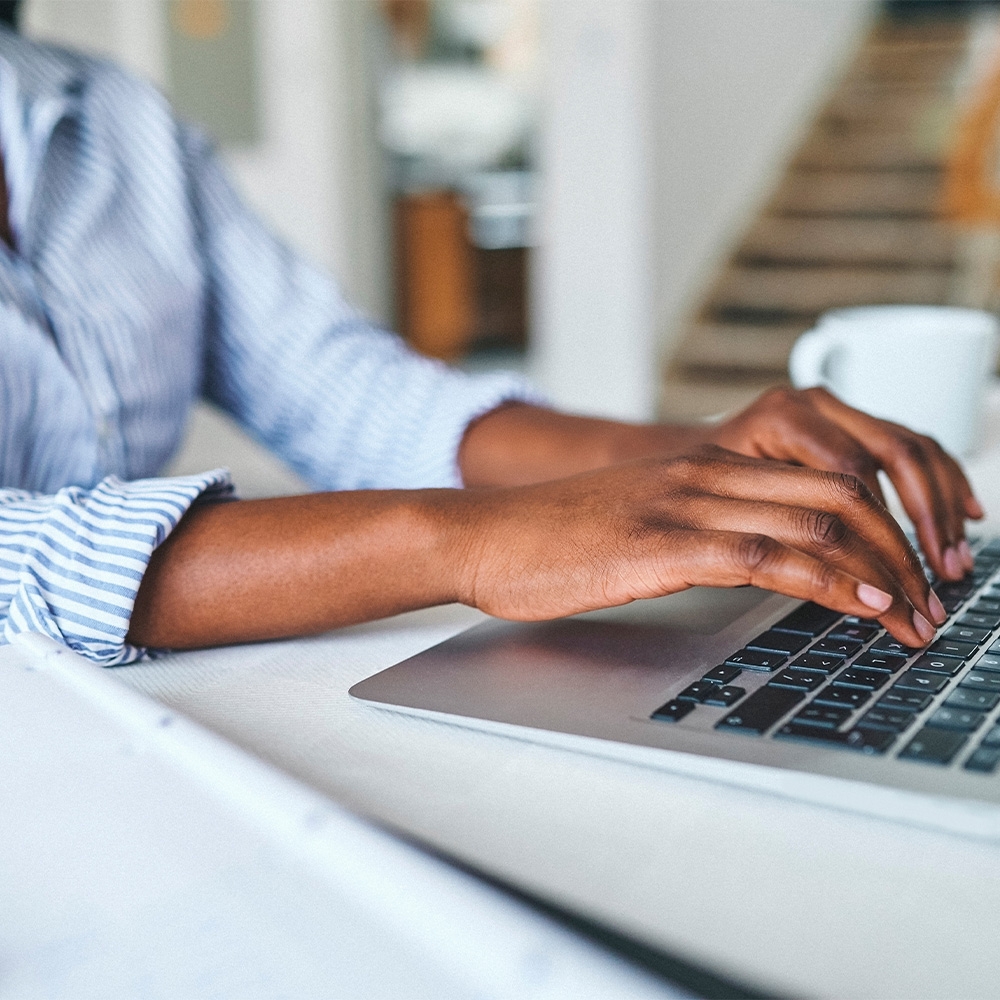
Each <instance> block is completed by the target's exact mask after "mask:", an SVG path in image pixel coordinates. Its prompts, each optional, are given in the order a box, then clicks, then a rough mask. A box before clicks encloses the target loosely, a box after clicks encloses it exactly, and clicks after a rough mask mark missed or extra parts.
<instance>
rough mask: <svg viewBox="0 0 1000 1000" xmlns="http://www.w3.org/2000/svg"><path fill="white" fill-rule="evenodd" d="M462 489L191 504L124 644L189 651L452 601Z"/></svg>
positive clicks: (152, 566)
mask: <svg viewBox="0 0 1000 1000" xmlns="http://www.w3.org/2000/svg"><path fill="white" fill-rule="evenodd" d="M459 493H460V491H456V490H419V491H411V490H384V491H359V492H344V493H318V494H312V495H308V496H298V497H283V498H280V499H274V500H247V501H238V502H233V503H221V504H204V505H199V506H196V507H193V508H192V509H191V510H190V511H189V512H188V513H187V514H186V515H185V516H184V518H183V519H182V520H181V522H180V524H178V526H177V527H176V528H175V530H174V532H173V533H172V534H171V535H170V536H169V537H168V538H167V540H166V541H165V542H164V543H163V544H162V545H161V546H160V547H159V548H158V549H157V550H156V551H155V552H154V553H153V557H152V559H151V561H150V563H149V567H148V569H147V571H146V573H145V575H144V577H143V581H142V584H141V586H140V588H139V593H138V596H137V598H136V603H135V608H134V611H133V614H132V618H131V624H130V629H129V635H128V641H129V642H131V643H133V644H135V645H139V646H163V647H172V648H186V647H195V646H210V645H221V644H225V643H235V642H248V641H254V640H260V639H274V638H281V637H285V636H293V635H306V634H311V633H317V632H322V631H325V630H327V629H330V628H335V627H337V626H342V625H350V624H354V623H357V622H361V621H369V620H372V619H375V618H381V617H384V616H387V615H392V614H396V613H398V612H401V611H407V610H410V609H413V608H420V607H427V606H430V605H433V604H442V603H447V602H450V601H454V600H456V599H457V596H458V595H457V593H456V584H455V579H456V567H457V566H458V565H459V564H460V561H461V560H460V553H459V552H458V551H456V548H457V543H456V538H457V536H458V530H457V529H458V526H459V523H460V521H461V513H460V512H459V510H458V509H456V508H457V507H458V506H459V505H458V504H457V501H458V500H459Z"/></svg>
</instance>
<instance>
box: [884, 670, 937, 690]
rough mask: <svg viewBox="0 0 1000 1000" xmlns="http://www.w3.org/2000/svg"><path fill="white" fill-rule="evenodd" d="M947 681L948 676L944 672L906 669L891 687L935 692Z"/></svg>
mask: <svg viewBox="0 0 1000 1000" xmlns="http://www.w3.org/2000/svg"><path fill="white" fill-rule="evenodd" d="M947 683H948V678H947V677H946V676H945V675H944V674H929V673H927V671H926V670H907V671H906V673H905V674H903V675H902V677H900V678H899V680H898V681H896V683H895V684H894V685H893V687H897V688H907V689H909V690H911V691H926V692H927V693H928V694H937V693H938V691H940V690H941V688H943V687H945V686H946V685H947Z"/></svg>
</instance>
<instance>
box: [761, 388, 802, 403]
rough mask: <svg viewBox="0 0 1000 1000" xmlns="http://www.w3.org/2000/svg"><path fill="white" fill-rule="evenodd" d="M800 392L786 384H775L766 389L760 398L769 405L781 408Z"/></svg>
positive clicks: (792, 401)
mask: <svg viewBox="0 0 1000 1000" xmlns="http://www.w3.org/2000/svg"><path fill="white" fill-rule="evenodd" d="M800 395H801V393H799V392H798V390H796V389H793V388H792V387H791V386H787V385H776V386H774V387H773V388H771V389H768V390H767V391H766V392H765V393H764V394H763V395H762V396H761V397H760V398H761V401H762V402H766V403H768V404H770V405H771V406H775V407H778V408H779V409H780V408H783V407H785V406H787V405H789V404H790V403H794V402H796V401H797V400H798V399H799V396H800Z"/></svg>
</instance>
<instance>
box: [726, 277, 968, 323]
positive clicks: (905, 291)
mask: <svg viewBox="0 0 1000 1000" xmlns="http://www.w3.org/2000/svg"><path fill="white" fill-rule="evenodd" d="M950 285H951V275H950V274H949V273H948V272H947V271H943V270H941V269H940V268H926V267H922V268H912V269H905V270H903V269H899V268H876V267H741V266H734V267H730V268H729V270H728V271H727V272H726V273H725V274H724V275H723V277H722V280H721V281H720V282H719V284H718V286H717V287H716V289H715V292H714V294H712V296H711V297H710V306H709V309H710V310H711V312H713V313H715V314H716V315H718V316H733V315H735V314H738V313H739V312H740V311H742V312H744V313H749V312H753V311H758V312H760V313H761V314H762V315H765V316H766V315H775V316H780V315H782V314H784V315H785V316H786V317H788V318H792V317H802V316H814V315H816V314H817V313H821V312H824V311H825V310H827V309H838V308H841V307H843V306H849V305H890V304H894V303H904V302H905V303H914V304H928V305H932V304H937V303H941V302H945V301H947V298H948V293H949V290H950Z"/></svg>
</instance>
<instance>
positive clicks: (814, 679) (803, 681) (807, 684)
mask: <svg viewBox="0 0 1000 1000" xmlns="http://www.w3.org/2000/svg"><path fill="white" fill-rule="evenodd" d="M825 683H826V677H825V675H823V674H820V673H817V672H816V671H815V670H794V669H793V668H791V667H789V668H788V670H782V671H781V673H780V674H778V676H777V677H775V678H774V679H773V680H771V681H769V682H768V684H772V685H774V686H775V687H789V688H799V689H800V690H802V691H815V690H816V688H818V687H819V686H820V685H821V684H825Z"/></svg>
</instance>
